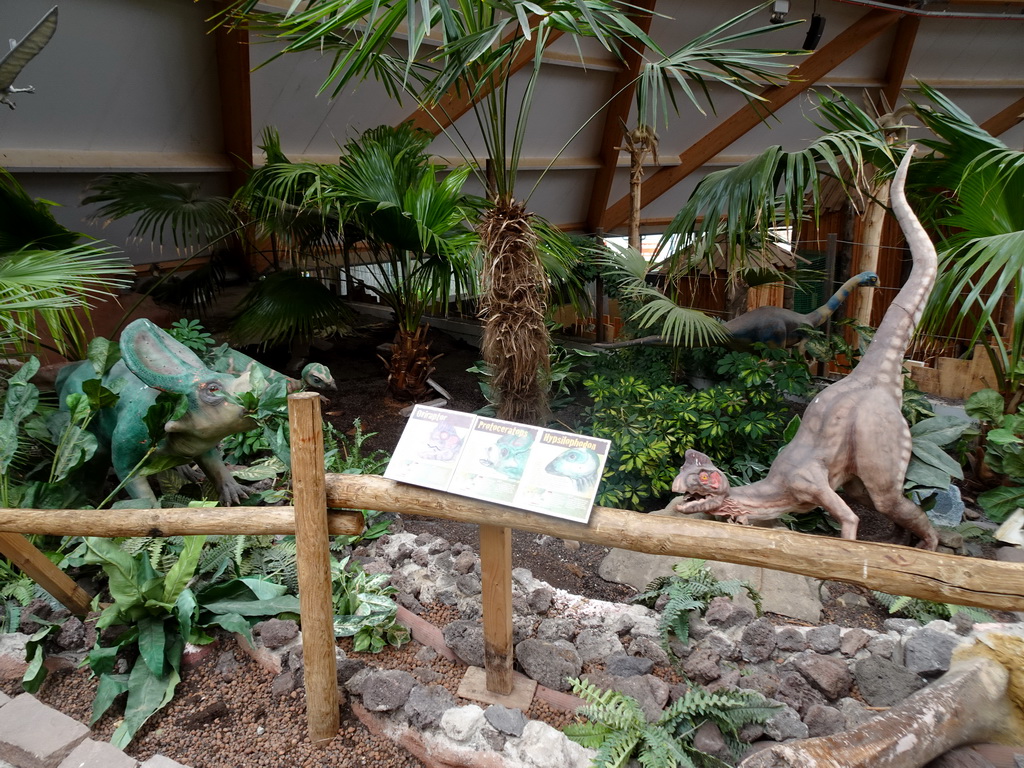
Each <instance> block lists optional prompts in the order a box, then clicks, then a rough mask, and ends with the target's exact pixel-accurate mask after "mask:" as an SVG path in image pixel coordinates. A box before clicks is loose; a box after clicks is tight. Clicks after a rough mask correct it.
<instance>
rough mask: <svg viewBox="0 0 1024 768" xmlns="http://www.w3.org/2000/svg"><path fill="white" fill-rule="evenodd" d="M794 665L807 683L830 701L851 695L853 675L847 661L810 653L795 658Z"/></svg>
mask: <svg viewBox="0 0 1024 768" xmlns="http://www.w3.org/2000/svg"><path fill="white" fill-rule="evenodd" d="M792 663H793V666H794V667H795V668H796V670H797V671H798V672H799V673H800V674H801V675H803V676H804V678H805V679H806V680H807V682H809V683H810V684H811V685H813V686H814V687H815V688H816V689H817V690H819V691H821V692H822V693H823V694H824V695H825V697H826V698H828V699H829V701H835V700H836V699H841V698H842V697H843V696H846V695H847V694H849V692H850V687H851V686H852V685H853V675H852V674H850V670H849V668H848V667H847V665H846V661H845V660H843V659H840V658H836V657H835V656H825V655H823V654H820V653H814V652H813V651H808V652H807V653H805V654H802V655H800V656H798V657H795V658H794V659H793V662H792Z"/></svg>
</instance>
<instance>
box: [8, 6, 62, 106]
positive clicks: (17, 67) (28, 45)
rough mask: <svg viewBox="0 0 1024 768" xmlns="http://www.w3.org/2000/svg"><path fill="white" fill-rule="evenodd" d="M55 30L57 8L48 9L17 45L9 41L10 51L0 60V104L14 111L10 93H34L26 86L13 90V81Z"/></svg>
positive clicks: (33, 88)
mask: <svg viewBox="0 0 1024 768" xmlns="http://www.w3.org/2000/svg"><path fill="white" fill-rule="evenodd" d="M56 29H57V6H54V7H53V8H51V9H50V11H49V13H47V14H46V15H45V16H43V18H41V19H40V20H39V21H38V22H36V25H35V26H34V27H32V30H31V31H30V32H29V33H28V34H27V35H25V37H24V38H22V40H21V42H20V43H19V42H18V41H17V40H11V50H9V51H8V52H7V54H6V55H5V56H4V57H3V58H2V59H0V104H6V105H7V106H8V107H10V108H11V109H14V107H15V105H14V102H13V101H12V100H11V94H12V93H35V91H36V89H35V86H32V85H26V86H25V87H24V88H15V87H14V81H15V80H17V79H18V75H20V74H21V70H23V69H24V68H25V65H27V64H28V63H29V62H30V61H32V59H33V58H35V55H36V54H37V53H39V52H40V51H41V50H43V48H44V47H46V44H47V43H48V42H50V38H51V37H53V33H54V32H55V31H56Z"/></svg>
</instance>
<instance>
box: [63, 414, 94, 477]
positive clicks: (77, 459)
mask: <svg viewBox="0 0 1024 768" xmlns="http://www.w3.org/2000/svg"><path fill="white" fill-rule="evenodd" d="M97 448H99V442H98V441H97V439H96V435H94V434H93V433H92V432H89V431H87V430H84V429H82V428H81V427H80V426H78V425H77V424H72V425H71V426H69V427H68V429H67V432H66V433H65V434H64V436H63V437H62V439H61V441H60V445H59V447H58V449H57V454H56V455H55V456H54V457H53V462H54V464H53V480H54V482H60V481H62V480H65V479H66V478H67V476H68V475H69V474H70V473H71V472H72V471H74V470H75V469H77V468H78V467H80V466H82V465H83V464H84V463H85V462H87V461H88V460H89V459H91V458H92V457H93V455H95V453H96V450H97Z"/></svg>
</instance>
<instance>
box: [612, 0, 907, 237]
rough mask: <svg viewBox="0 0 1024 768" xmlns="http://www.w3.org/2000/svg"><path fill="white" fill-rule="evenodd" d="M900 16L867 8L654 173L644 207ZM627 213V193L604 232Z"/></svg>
mask: <svg viewBox="0 0 1024 768" xmlns="http://www.w3.org/2000/svg"><path fill="white" fill-rule="evenodd" d="M901 16H902V14H899V13H896V12H892V11H882V10H871V11H868V12H867V13H866V14H864V15H863V16H862V17H861V18H859V19H858V20H857V21H855V22H854V23H853V24H851V25H850V26H849V27H848V28H847V29H845V30H844V31H843V32H841V33H840V34H839V35H837V36H836V37H835V39H833V40H831V41H829V42H828V43H827V44H825V45H823V46H822V47H821V48H819V49H818V50H817V51H815V52H814V53H813V54H811V55H810V56H808V57H807V58H806V59H805V60H804V61H803V63H801V64H800V65H799V66H798V67H794V68H793V70H792V72H791V73H790V77H791V78H792V80H791V82H788V83H786V84H785V85H779V86H771V87H769V88H766V89H764V90H763V91H762V92H761V96H762V98H763V99H764V101H758V102H751V103H748V104H746V105H745V106H743V107H742V108H740V109H739V110H738V111H736V112H735V113H734V114H733V115H732V116H731V117H729V118H728V119H727V120H725V121H724V122H723V123H722V124H721V125H719V126H717V127H715V128H714V129H713V130H712V131H711V132H710V133H708V134H707V135H705V136H704V137H703V138H701V139H699V140H698V141H697V142H696V143H694V144H693V145H692V146H691V147H689V148H688V149H686V150H685V151H684V152H683V153H682V154H680V155H679V161H680V162H679V165H676V166H673V167H670V168H662V169H660V170H659V171H656V172H655V173H654V174H652V175H651V176H650V177H649V178H648V179H647V180H646V181H645V182H644V184H643V187H642V188H641V195H642V198H641V199H642V205H647V204H648V203H650V202H651V201H652V200H655V199H657V198H659V197H661V195H663V194H665V193H666V192H667V191H668V190H670V189H671V188H672V187H673V186H675V185H676V184H678V183H679V182H680V181H682V180H683V179H685V178H686V177H687V176H689V175H690V174H691V173H693V172H694V171H695V170H697V169H698V168H700V167H701V166H702V165H704V163H706V162H707V161H708V160H710V159H711V158H712V157H714V156H715V155H716V154H718V153H719V152H721V151H722V150H723V149H725V148H726V147H728V146H729V145H731V144H732V143H733V142H735V141H736V140H737V139H739V138H740V137H741V136H743V135H744V134H745V133H747V132H748V131H749V130H751V129H752V128H753V127H754V126H756V125H758V124H759V123H760V122H761V121H762V119H763V114H764V112H766V111H768V110H776V109H778V108H779V107H782V106H783V105H784V104H788V103H789V102H790V101H792V100H793V99H795V98H796V97H797V96H799V95H800V94H801V93H803V92H804V91H806V90H807V89H808V88H810V87H811V86H812V85H814V83H815V82H817V80H818V79H819V78H821V77H823V76H824V75H825V74H827V73H828V72H831V71H832V70H833V69H835V68H836V67H837V66H839V65H840V64H841V63H842V62H844V61H846V60H847V59H848V58H850V57H851V56H852V55H853V54H855V53H857V51H859V50H861V49H862V48H863V47H864V46H866V45H867V44H868V43H870V42H871V41H872V40H874V39H875V38H876V37H878V35H880V34H881V33H882V32H884V31H885V30H887V29H889V28H890V27H892V26H893V25H894V24H896V22H898V21H899V20H900V18H901ZM628 216H629V196H628V195H626V196H625V197H623V198H621V199H620V200H618V201H617V202H616V203H614V204H613V205H612V206H611V207H610V208H609V209H608V210H607V211H606V212H605V215H604V216H603V217H602V226H603V228H604V229H605V230H609V229H611V228H613V227H617V226H619V225H620V224H622V223H623V222H624V221H626V219H627V217H628Z"/></svg>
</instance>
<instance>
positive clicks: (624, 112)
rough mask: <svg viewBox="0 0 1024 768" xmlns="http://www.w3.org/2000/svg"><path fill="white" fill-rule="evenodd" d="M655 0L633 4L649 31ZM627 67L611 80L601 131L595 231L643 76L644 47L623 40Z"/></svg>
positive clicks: (590, 214)
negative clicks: (631, 44) (610, 89)
mask: <svg viewBox="0 0 1024 768" xmlns="http://www.w3.org/2000/svg"><path fill="white" fill-rule="evenodd" d="M655 3H656V0H637V1H636V2H635V3H634V7H635V8H636V9H637V11H638V15H637V17H636V18H635V19H634V21H635V22H636V25H637V26H638V27H640V29H642V30H643V31H644V33H645V34H646V33H647V32H649V31H650V29H651V18H652V16H653V11H654V6H655ZM620 52H621V54H622V61H623V64H624V67H623V69H622V70H620V71H619V73H618V74H616V75H615V81H614V82H613V83H612V94H613V95H612V98H611V100H610V101H609V102H608V106H607V108H606V111H605V116H604V131H603V132H602V134H601V146H600V148H599V149H598V155H597V156H598V159H599V160H600V162H601V167H600V168H599V169H598V171H597V174H596V175H595V176H594V183H593V186H592V187H591V189H590V206H589V208H588V209H587V228H588V229H589V230H591V231H595V230H597V229H598V228H600V226H601V217H602V216H603V215H604V211H605V208H607V207H608V199H609V197H610V196H611V193H612V182H613V181H614V180H615V170H616V168H617V166H618V159H619V144H620V143H621V142H622V126H623V125H624V124H625V123H626V121H627V120H628V119H629V110H630V107H631V106H632V105H633V94H634V93H635V92H636V81H637V78H638V77H639V76H640V66H641V65H642V64H643V58H644V57H643V49H642V47H640V46H630V45H627V44H625V43H624V44H623V45H622V48H621V49H620Z"/></svg>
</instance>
